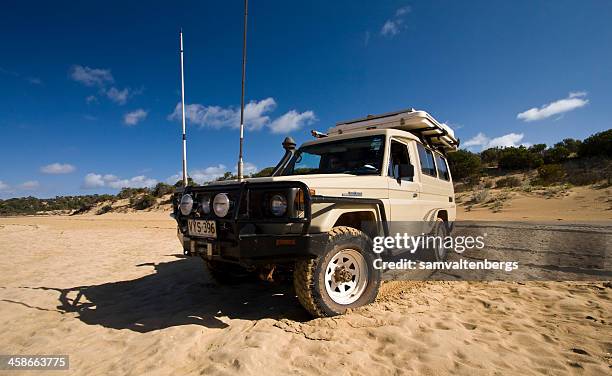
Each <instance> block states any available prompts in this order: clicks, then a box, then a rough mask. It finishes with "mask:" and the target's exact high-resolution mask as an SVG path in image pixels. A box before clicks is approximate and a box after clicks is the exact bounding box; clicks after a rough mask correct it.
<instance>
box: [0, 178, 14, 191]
mask: <svg viewBox="0 0 612 376" xmlns="http://www.w3.org/2000/svg"><path fill="white" fill-rule="evenodd" d="M10 190H11V187H10V186H9V185H8V184H6V183H5V182H3V181H2V180H0V192H8V191H10Z"/></svg>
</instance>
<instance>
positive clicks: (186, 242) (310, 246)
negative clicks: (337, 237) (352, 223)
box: [178, 231, 329, 264]
mask: <svg viewBox="0 0 612 376" xmlns="http://www.w3.org/2000/svg"><path fill="white" fill-rule="evenodd" d="M178 237H179V240H180V241H181V243H182V244H183V249H184V250H185V253H186V254H188V255H191V256H202V257H204V258H206V259H208V260H218V261H226V262H235V263H239V264H257V263H277V262H289V261H293V260H295V259H298V258H314V257H317V256H320V255H322V254H323V253H324V251H325V246H326V244H327V240H328V238H329V235H328V234H327V233H315V234H303V235H302V234H292V235H245V236H241V237H240V239H239V240H238V242H237V243H238V244H236V242H229V241H222V240H210V239H203V238H196V237H188V236H186V235H183V234H182V233H181V232H180V231H178Z"/></svg>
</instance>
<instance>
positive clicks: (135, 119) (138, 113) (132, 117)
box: [123, 108, 149, 125]
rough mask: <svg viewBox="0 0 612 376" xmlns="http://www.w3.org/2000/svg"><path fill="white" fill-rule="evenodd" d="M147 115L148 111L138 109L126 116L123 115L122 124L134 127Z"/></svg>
mask: <svg viewBox="0 0 612 376" xmlns="http://www.w3.org/2000/svg"><path fill="white" fill-rule="evenodd" d="M148 113H149V112H148V111H145V110H143V109H142V108H139V109H137V110H134V111H131V112H128V113H127V114H125V115H123V122H124V123H125V124H126V125H136V124H138V123H140V122H141V121H143V120H144V119H145V118H146V117H147V114H148Z"/></svg>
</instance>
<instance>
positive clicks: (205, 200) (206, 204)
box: [201, 195, 210, 214]
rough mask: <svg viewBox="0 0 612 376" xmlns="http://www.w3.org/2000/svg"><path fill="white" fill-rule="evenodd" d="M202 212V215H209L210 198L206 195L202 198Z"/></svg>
mask: <svg viewBox="0 0 612 376" xmlns="http://www.w3.org/2000/svg"><path fill="white" fill-rule="evenodd" d="M201 202H202V212H203V213H204V214H210V196H208V195H206V196H204V197H202V201H201Z"/></svg>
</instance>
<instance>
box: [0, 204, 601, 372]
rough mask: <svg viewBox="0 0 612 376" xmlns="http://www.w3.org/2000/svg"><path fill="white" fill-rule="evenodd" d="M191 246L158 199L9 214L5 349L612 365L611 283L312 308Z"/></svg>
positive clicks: (98, 359) (310, 364) (183, 361)
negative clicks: (216, 268) (141, 208)
mask: <svg viewBox="0 0 612 376" xmlns="http://www.w3.org/2000/svg"><path fill="white" fill-rule="evenodd" d="M180 251H181V249H180V246H179V244H178V241H177V240H176V229H175V225H174V222H173V221H172V220H171V219H170V218H169V217H168V216H167V214H166V213H162V212H153V213H137V214H133V213H132V214H105V215H101V216H93V215H87V216H73V217H68V216H51V217H16V218H0V254H1V255H2V258H0V271H1V273H0V330H1V332H2V335H1V336H0V352H1V353H4V354H68V355H69V356H70V370H69V371H57V372H56V373H53V374H62V375H63V374H75V375H101V374H104V375H106V374H113V375H140V374H143V373H147V374H148V375H167V374H177V375H178V374H181V375H183V374H184V375H200V374H202V375H203V374H206V375H209V374H210V375H234V374H245V375H265V374H287V373H294V374H301V375H315V374H333V375H349V374H351V375H352V374H368V375H401V374H415V375H416V374H425V375H440V374H463V375H491V374H500V375H501V374H521V375H532V374H545V375H559V374H581V375H582V374H589V375H601V374H606V373H609V372H610V367H612V355H611V354H610V353H611V352H612V330H611V329H612V328H611V325H612V315H611V312H612V303H611V300H610V299H611V296H612V294H611V292H612V288H611V287H610V284H609V283H602V282H592V283H587V282H527V283H511V282H490V283H485V282H471V283H470V282H386V283H384V284H383V287H382V290H381V293H380V294H379V297H378V300H377V301H376V302H375V303H374V304H372V305H369V306H367V307H363V308H360V309H358V310H354V311H352V312H349V313H348V314H346V315H344V316H341V317H335V318H326V319H316V320H312V319H311V318H310V317H309V316H308V315H307V314H306V313H305V311H304V310H303V309H302V308H301V307H300V305H299V303H298V302H297V300H296V298H295V297H294V294H293V293H292V291H291V289H290V288H289V287H287V286H284V285H277V284H266V283H264V282H262V283H260V284H252V285H238V286H231V287H221V286H218V285H215V284H214V283H212V281H211V280H210V278H209V277H208V275H207V274H206V272H205V271H204V269H203V266H202V261H201V260H199V259H196V258H185V257H183V256H182V255H181V252H180ZM29 372H30V373H32V371H29ZM26 373H27V372H26ZM0 374H10V373H9V372H7V371H0ZM21 374H24V373H23V372H22V373H21Z"/></svg>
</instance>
